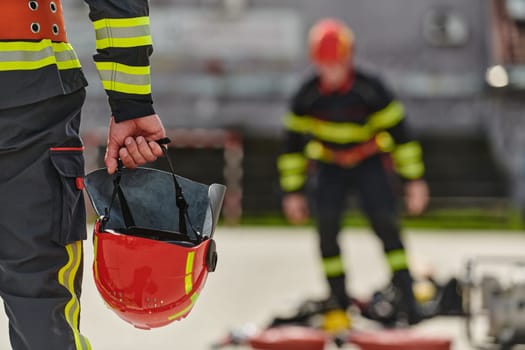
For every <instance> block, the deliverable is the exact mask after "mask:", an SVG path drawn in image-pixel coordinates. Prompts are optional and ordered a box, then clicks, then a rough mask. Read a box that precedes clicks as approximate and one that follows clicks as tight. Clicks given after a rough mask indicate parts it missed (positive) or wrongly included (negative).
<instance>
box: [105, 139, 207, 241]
mask: <svg viewBox="0 0 525 350" xmlns="http://www.w3.org/2000/svg"><path fill="white" fill-rule="evenodd" d="M156 142H157V143H158V144H159V145H160V146H161V148H162V151H163V152H164V155H165V156H166V159H167V161H168V166H169V168H170V171H171V175H172V177H173V184H174V187H175V203H176V205H177V208H179V231H180V233H182V234H184V235H186V236H188V229H187V224H186V220H188V221H189V220H190V218H189V216H188V202H186V199H185V198H184V193H183V191H182V187H181V186H180V184H179V182H178V181H177V177H176V176H175V170H174V168H173V163H172V162H171V159H170V158H169V156H168V148H167V147H166V145H167V144H169V143H170V142H171V140H170V139H169V138H167V137H166V138H163V139H160V140H157V141H156ZM123 167H124V166H123V164H122V161H121V160H120V159H119V160H118V166H117V171H116V173H115V177H114V179H113V193H112V195H111V202H110V203H109V207H108V208H105V210H104V217H103V218H102V228H104V225H105V224H106V223H107V222H108V221H109V217H110V212H111V208H112V207H113V203H114V201H115V198H117V197H118V200H119V202H120V206H121V209H122V217H123V219H124V223H125V225H126V227H127V228H130V227H134V226H135V220H134V219H133V214H132V213H131V209H130V207H129V205H128V202H127V200H126V198H125V196H124V193H123V192H122V189H121V186H120V180H121V178H122V169H123ZM189 224H190V225H191V227H192V229H193V230H194V231H195V233H197V237H198V238H199V239H198V240H199V241H200V232H199V231H198V230H196V229H195V228H194V227H193V225H192V224H191V221H189Z"/></svg>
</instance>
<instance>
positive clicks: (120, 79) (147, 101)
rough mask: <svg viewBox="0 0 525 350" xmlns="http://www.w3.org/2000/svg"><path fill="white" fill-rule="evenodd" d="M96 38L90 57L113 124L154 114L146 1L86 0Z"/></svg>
mask: <svg viewBox="0 0 525 350" xmlns="http://www.w3.org/2000/svg"><path fill="white" fill-rule="evenodd" d="M85 2H86V3H87V4H88V5H89V9H90V12H89V17H90V19H91V21H92V22H93V27H94V30H95V35H96V49H97V53H96V54H95V55H94V56H93V58H94V61H95V65H96V67H97V71H98V73H99V76H100V80H101V82H102V86H103V87H104V89H105V90H106V93H107V95H108V100H109V105H110V107H111V112H112V113H113V116H114V117H115V121H117V122H121V121H124V120H129V119H134V118H139V117H143V116H147V115H151V114H154V113H155V111H154V109H153V100H152V97H151V78H150V62H149V58H150V56H151V54H152V52H153V46H152V38H151V34H150V26H149V6H148V0H85Z"/></svg>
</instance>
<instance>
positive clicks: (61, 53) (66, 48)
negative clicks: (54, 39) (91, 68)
mask: <svg viewBox="0 0 525 350" xmlns="http://www.w3.org/2000/svg"><path fill="white" fill-rule="evenodd" d="M52 45H53V51H54V52H55V57H56V60H57V66H58V69H60V70H65V69H73V68H80V61H79V60H78V57H77V54H76V52H75V50H73V47H72V46H71V44H70V43H52Z"/></svg>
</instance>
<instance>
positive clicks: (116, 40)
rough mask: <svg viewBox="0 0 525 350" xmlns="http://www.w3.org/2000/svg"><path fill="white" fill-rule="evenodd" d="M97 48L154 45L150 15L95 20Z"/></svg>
mask: <svg viewBox="0 0 525 350" xmlns="http://www.w3.org/2000/svg"><path fill="white" fill-rule="evenodd" d="M93 27H94V28H95V34H96V38H97V40H96V48H97V50H101V49H106V48H108V47H120V48H126V47H136V46H145V45H152V43H153V41H152V39H151V34H150V28H149V17H135V18H104V19H100V20H98V21H95V22H93Z"/></svg>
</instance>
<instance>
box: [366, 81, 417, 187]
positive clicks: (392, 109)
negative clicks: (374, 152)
mask: <svg viewBox="0 0 525 350" xmlns="http://www.w3.org/2000/svg"><path fill="white" fill-rule="evenodd" d="M374 85H375V89H376V97H375V101H373V103H372V106H373V109H374V110H375V112H374V113H372V114H371V115H370V117H369V118H368V125H369V126H370V128H371V129H372V130H373V131H374V132H376V133H379V134H383V135H384V131H386V132H387V134H388V135H389V138H390V140H391V141H390V142H391V146H390V147H389V146H386V148H390V151H391V152H392V158H393V160H394V166H395V169H396V171H397V173H398V174H399V175H400V176H401V177H402V178H403V179H404V180H417V179H420V178H422V177H423V176H424V173H425V166H424V163H423V150H422V148H421V145H420V143H419V142H418V141H417V140H416V139H415V138H414V137H413V135H412V132H411V130H410V127H409V125H408V122H407V120H406V118H405V108H404V106H403V104H402V103H401V102H400V101H399V100H397V99H396V98H395V97H394V95H393V94H392V93H391V92H390V91H389V90H388V89H387V88H386V87H385V86H384V85H383V84H382V83H381V82H380V81H376V82H375V84H374ZM383 139H384V137H383ZM386 143H389V141H388V140H387V141H386Z"/></svg>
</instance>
